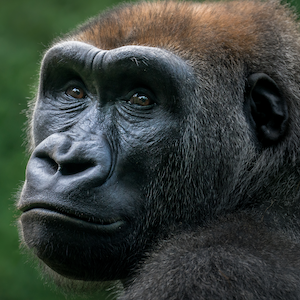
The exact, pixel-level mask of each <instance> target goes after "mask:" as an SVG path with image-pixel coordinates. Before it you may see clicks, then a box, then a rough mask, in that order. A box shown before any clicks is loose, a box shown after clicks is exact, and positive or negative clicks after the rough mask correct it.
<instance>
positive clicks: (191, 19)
mask: <svg viewBox="0 0 300 300" xmlns="http://www.w3.org/2000/svg"><path fill="white" fill-rule="evenodd" d="M293 18H294V16H292V15H291V13H290V11H287V10H285V9H284V7H283V6H280V5H279V4H278V2H277V1H271V2H261V1H233V2H225V3H224V2H220V3H189V2H175V1H174V2H173V1H162V2H155V3H151V2H142V3H139V4H138V5H134V6H131V5H124V6H121V7H120V8H119V9H117V10H114V11H112V12H108V13H107V14H104V15H101V16H100V17H99V18H97V19H95V20H93V21H92V22H91V23H87V24H86V25H84V26H83V27H82V28H80V29H79V31H78V32H77V33H76V34H75V35H74V37H73V38H74V39H75V40H80V41H83V42H87V43H90V44H92V45H94V46H96V47H99V48H101V49H113V48H117V47H120V46H124V45H145V46H154V47H161V48H166V49H170V50H177V51H188V52H194V53H197V55H204V54H209V53H210V54H212V53H213V54H214V55H217V56H218V55H223V54H224V52H225V53H231V54H232V53H234V54H236V55H240V56H242V57H246V56H248V55H249V54H251V53H253V52H255V51H261V49H262V47H261V46H262V45H263V44H265V43H266V42H267V43H268V42H270V43H272V42H274V43H276V42H278V39H280V35H281V34H282V33H284V32H286V33H289V35H293V34H294V32H295V31H296V28H295V25H294V23H293ZM276 27H277V28H276ZM279 28H280V32H277V30H278V29H279ZM274 34H275V35H274Z"/></svg>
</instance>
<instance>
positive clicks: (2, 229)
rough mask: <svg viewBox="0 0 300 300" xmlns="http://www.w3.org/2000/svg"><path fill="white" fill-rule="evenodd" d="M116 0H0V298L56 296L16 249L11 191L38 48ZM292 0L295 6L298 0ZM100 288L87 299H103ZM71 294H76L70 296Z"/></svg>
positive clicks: (20, 165)
mask: <svg viewBox="0 0 300 300" xmlns="http://www.w3.org/2000/svg"><path fill="white" fill-rule="evenodd" d="M118 2H120V1H118V0H86V1H83V0H52V1H42V0H6V1H5V0H0V134H1V135H0V300H28V299H33V300H34V299H37V300H40V299H43V300H51V299H55V300H59V299H65V297H64V295H63V294H62V293H59V292H55V291H54V288H53V287H49V285H45V283H44V281H43V280H42V278H41V276H40V275H39V273H38V272H37V270H36V269H35V268H34V267H33V266H32V265H31V263H28V262H27V258H26V257H25V256H24V255H21V253H20V250H19V239H18V234H17V228H16V218H17V216H18V213H17V212H16V211H15V208H14V201H15V194H16V193H17V191H18V187H19V186H20V185H21V183H22V180H23V179H24V171H25V166H26V161H27V159H28V157H27V155H26V153H25V147H24V146H22V140H23V138H24V135H25V134H24V123H25V121H26V118H25V114H24V113H22V111H24V110H25V109H26V102H27V100H28V99H30V98H32V97H33V92H34V86H35V84H36V82H37V75H38V70H39V61H40V59H41V55H42V53H43V51H44V50H45V49H46V48H47V46H48V45H49V44H50V42H51V41H52V40H53V39H54V38H55V37H56V36H58V35H61V34H64V33H66V32H68V31H69V30H71V29H73V28H74V27H75V26H76V25H78V24H79V23H82V22H83V21H85V20H86V19H87V18H89V17H91V16H94V15H96V14H97V13H98V12H100V11H102V10H103V9H106V8H108V7H111V6H113V5H115V4H117V3H118ZM292 4H293V5H294V6H295V7H297V9H298V11H300V0H294V1H293V2H292ZM107 295H108V294H107V293H105V292H101V293H100V294H98V295H95V296H93V297H91V298H90V299H98V300H101V299H106V298H107ZM75 299H82V298H80V297H75Z"/></svg>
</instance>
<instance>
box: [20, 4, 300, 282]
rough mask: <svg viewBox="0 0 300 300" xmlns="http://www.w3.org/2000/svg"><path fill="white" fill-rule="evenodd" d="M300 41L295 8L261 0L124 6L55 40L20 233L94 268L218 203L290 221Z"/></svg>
mask: <svg viewBox="0 0 300 300" xmlns="http://www.w3.org/2000/svg"><path fill="white" fill-rule="evenodd" d="M299 45H300V43H299V34H298V32H297V29H296V24H295V22H294V21H293V16H292V14H291V13H290V12H289V11H288V10H287V9H286V8H285V7H282V6H280V5H278V4H277V3H274V2H262V3H260V2H257V1H249V2H243V1H242V2H228V3H227V2H226V3H206V4H197V3H176V2H169V1H168V2H158V3H143V2H142V3H139V4H137V5H123V6H120V7H117V8H115V9H113V10H111V11H109V12H107V13H105V14H103V15H100V16H99V17H97V18H95V19H93V20H91V21H89V22H88V23H86V24H84V25H83V26H81V27H80V28H79V29H78V30H76V31H75V32H73V33H71V34H69V35H68V36H67V37H66V38H65V39H63V40H61V41H59V42H58V43H56V44H55V45H53V47H51V48H50V49H49V50H48V51H47V52H46V54H45V56H44V58H43V61H42V65H41V73H40V84H39V89H38V92H37V96H36V99H35V101H34V103H33V105H32V117H31V119H30V125H31V126H30V138H31V149H32V155H31V158H30V160H29V163H28V167H27V172H26V181H25V184H24V186H23V190H22V193H21V197H20V200H19V202H18V204H17V206H18V208H19V209H20V210H21V211H22V216H21V218H20V223H21V227H20V228H21V234H22V238H23V240H24V241H25V243H26V245H27V246H28V247H29V248H30V249H32V250H33V251H34V253H35V254H36V255H37V256H38V257H39V258H40V259H41V260H42V261H43V262H44V263H45V264H47V265H48V266H49V267H50V268H51V269H53V270H54V271H56V272H57V273H59V274H61V275H63V276H65V277H68V278H71V279H79V280H90V281H101V280H114V279H125V278H128V277H130V276H132V274H134V273H135V271H136V270H137V267H138V265H139V263H140V262H141V261H142V260H143V259H144V258H145V257H146V256H147V254H149V252H151V251H152V250H153V249H154V248H155V247H156V246H157V245H158V244H159V243H160V241H162V240H164V239H166V238H167V237H168V236H169V235H170V234H172V235H176V233H178V232H182V231H185V230H187V229H188V230H190V229H191V228H196V227H198V228H203V227H205V226H209V225H208V224H209V223H210V222H215V223H216V222H218V220H219V218H220V217H222V216H226V215H227V214H231V215H232V214H235V213H238V212H240V211H243V212H246V211H247V212H249V215H250V212H251V215H253V216H255V217H253V218H254V219H255V220H260V221H261V222H263V223H262V225H261V226H262V227H263V226H265V227H267V228H273V229H276V230H278V231H280V230H281V228H282V230H284V231H285V232H290V231H289V230H291V232H292V234H288V233H286V236H292V235H293V234H294V235H295V232H296V230H298V213H299V204H298V198H299V182H300V176H299V154H298V152H299V150H298V147H299V145H300V144H299V125H300V116H299V112H300V107H299V99H300V91H299V82H300V78H299V74H300V72H299V71H300V69H299V68H300V61H299ZM271 204H272V205H271ZM249 242H250V241H249Z"/></svg>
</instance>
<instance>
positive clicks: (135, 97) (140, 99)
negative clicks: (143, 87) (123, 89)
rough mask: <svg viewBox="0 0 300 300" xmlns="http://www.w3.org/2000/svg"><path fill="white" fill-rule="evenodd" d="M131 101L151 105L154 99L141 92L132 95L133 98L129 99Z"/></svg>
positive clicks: (131, 102) (141, 104)
mask: <svg viewBox="0 0 300 300" xmlns="http://www.w3.org/2000/svg"><path fill="white" fill-rule="evenodd" d="M129 103H130V104H137V105H140V106H147V105H151V104H153V103H154V101H153V100H152V99H151V98H149V97H147V96H145V95H141V94H139V93H136V94H134V95H133V96H131V98H130V99H129Z"/></svg>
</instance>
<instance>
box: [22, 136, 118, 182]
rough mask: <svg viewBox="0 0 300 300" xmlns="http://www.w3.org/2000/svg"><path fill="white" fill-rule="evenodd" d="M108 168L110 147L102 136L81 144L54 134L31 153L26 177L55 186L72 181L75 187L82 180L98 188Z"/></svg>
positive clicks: (108, 170)
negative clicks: (93, 183) (32, 177)
mask: <svg viewBox="0 0 300 300" xmlns="http://www.w3.org/2000/svg"><path fill="white" fill-rule="evenodd" d="M111 166H112V156H111V148H110V146H109V144H108V142H107V140H106V138H105V137H103V136H102V137H97V138H96V139H95V140H91V141H85V140H84V141H82V140H76V139H75V138H73V137H72V136H68V135H66V134H53V135H51V136H49V137H48V138H46V139H45V140H44V141H43V142H41V143H40V144H39V145H38V146H37V148H36V150H35V151H34V152H33V154H32V157H31V159H30V161H29V163H28V166H27V175H28V176H35V177H38V178H36V179H37V180H38V181H43V182H45V180H46V182H49V181H52V184H53V180H55V181H56V182H55V184H62V185H67V186H70V185H72V182H73V183H74V180H75V181H76V184H78V183H80V181H82V184H86V183H87V182H89V183H92V182H95V184H97V185H99V184H102V183H103V182H104V181H105V180H106V179H107V177H108V176H109V173H110V170H111ZM54 177H55V179H54ZM42 178H43V180H42ZM61 181H64V183H62V182H61ZM59 182H61V183H59Z"/></svg>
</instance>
